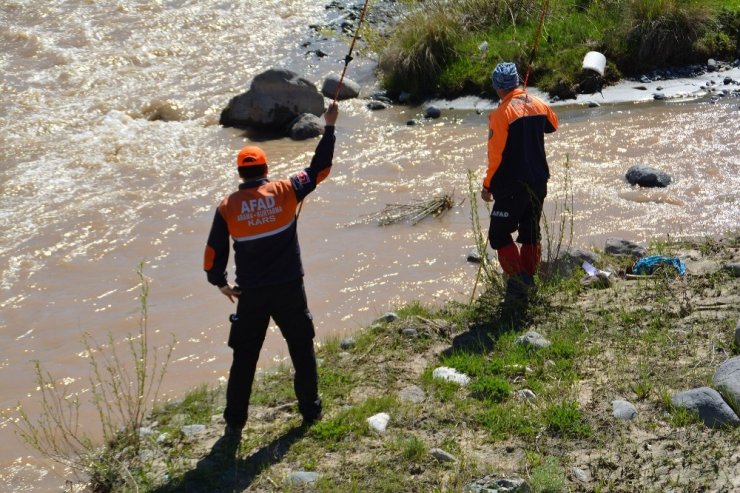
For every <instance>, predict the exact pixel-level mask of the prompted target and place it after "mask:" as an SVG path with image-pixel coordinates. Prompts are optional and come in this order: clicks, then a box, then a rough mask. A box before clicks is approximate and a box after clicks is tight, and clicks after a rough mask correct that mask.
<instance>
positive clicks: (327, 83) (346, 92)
mask: <svg viewBox="0 0 740 493" xmlns="http://www.w3.org/2000/svg"><path fill="white" fill-rule="evenodd" d="M339 77H340V76H338V75H336V74H331V75H330V76H328V77H327V78H326V79H325V80H324V85H323V86H321V94H323V95H324V96H326V97H327V98H329V99H334V94H336V92H337V86H338V85H339ZM359 95H360V84H358V83H357V82H355V81H353V80H350V79H348V78H346V77H345V78H344V80H343V81H342V87H341V88H340V89H339V94H337V101H343V100H345V99H352V98H356V97H357V96H359Z"/></svg>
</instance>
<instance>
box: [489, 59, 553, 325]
mask: <svg viewBox="0 0 740 493" xmlns="http://www.w3.org/2000/svg"><path fill="white" fill-rule="evenodd" d="M491 79H492V83H493V88H494V89H495V90H496V93H497V94H498V96H499V98H500V99H501V102H500V104H499V106H498V108H496V109H495V110H494V111H492V112H491V114H490V115H489V119H488V121H489V126H488V128H489V133H488V170H487V172H486V177H485V179H484V180H483V189H482V190H481V198H482V199H483V200H484V201H486V202H491V201H494V203H493V210H492V212H491V225H490V228H489V230H488V239H489V242H490V244H491V248H493V249H495V250H496V253H497V254H498V260H499V263H500V264H501V268H502V269H503V271H504V273H505V274H506V276H507V284H506V295H505V296H504V301H503V303H502V306H501V308H502V318H503V319H505V320H515V319H516V318H517V317H518V316H520V315H521V311H522V310H523V309H524V308H525V307H526V304H527V302H528V294H529V291H530V290H531V289H532V288H533V287H534V277H533V276H534V274H535V272H536V271H537V267H538V265H539V262H540V256H541V251H542V249H541V246H540V239H541V235H540V218H541V216H542V203H543V201H544V200H545V196H546V195H547V180H548V179H549V178H550V170H549V168H548V165H547V158H546V156H545V139H544V135H545V134H546V133H551V132H554V131H555V130H557V128H558V117H557V116H556V115H555V113H554V112H553V111H552V110H551V109H550V107H549V106H548V105H547V104H545V103H544V102H543V101H542V100H541V99H539V98H536V97H534V96H530V95H529V94H527V93H526V92H525V90H524V89H522V88H520V87H519V74H518V73H517V70H516V65H514V64H513V63H500V64H498V65H497V66H496V68H495V69H494V71H493V73H492V76H491ZM514 231H518V233H519V234H518V237H517V240H516V241H517V243H521V245H522V246H521V250H520V249H519V247H517V245H516V243H514V240H513V239H512V236H511V234H512V233H513V232H514Z"/></svg>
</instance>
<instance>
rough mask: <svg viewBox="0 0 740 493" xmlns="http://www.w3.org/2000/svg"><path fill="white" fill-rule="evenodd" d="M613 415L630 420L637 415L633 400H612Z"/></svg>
mask: <svg viewBox="0 0 740 493" xmlns="http://www.w3.org/2000/svg"><path fill="white" fill-rule="evenodd" d="M612 415H613V416H614V417H615V418H618V419H624V420H627V421H630V420H633V419H635V418H636V417H637V409H635V406H633V405H632V403H631V402H628V401H623V400H615V401H612Z"/></svg>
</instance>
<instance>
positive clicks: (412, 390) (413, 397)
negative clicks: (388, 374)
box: [398, 385, 427, 404]
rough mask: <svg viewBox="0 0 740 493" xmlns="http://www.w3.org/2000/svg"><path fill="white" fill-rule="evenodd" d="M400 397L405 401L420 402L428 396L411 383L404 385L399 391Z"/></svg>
mask: <svg viewBox="0 0 740 493" xmlns="http://www.w3.org/2000/svg"><path fill="white" fill-rule="evenodd" d="M398 398H399V399H400V400H402V401H404V402H413V403H414V404H420V403H422V402H424V401H425V400H426V398H427V394H426V393H425V392H424V391H423V390H422V389H421V388H420V387H418V386H416V385H409V386H408V387H404V388H403V389H401V391H400V392H399V393H398Z"/></svg>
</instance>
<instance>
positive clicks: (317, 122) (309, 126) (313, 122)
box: [290, 113, 324, 140]
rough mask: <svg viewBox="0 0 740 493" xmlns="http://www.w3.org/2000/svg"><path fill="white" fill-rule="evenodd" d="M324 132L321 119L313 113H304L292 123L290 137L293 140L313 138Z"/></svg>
mask: <svg viewBox="0 0 740 493" xmlns="http://www.w3.org/2000/svg"><path fill="white" fill-rule="evenodd" d="M322 133H324V125H323V124H322V123H321V119H320V118H319V117H318V116H316V115H312V114H311V113H304V114H302V115H301V116H299V117H298V118H297V119H296V120H295V121H294V122H293V123H292V124H291V125H290V138H291V139H293V140H306V139H313V138H314V137H318V136H319V135H321V134H322Z"/></svg>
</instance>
